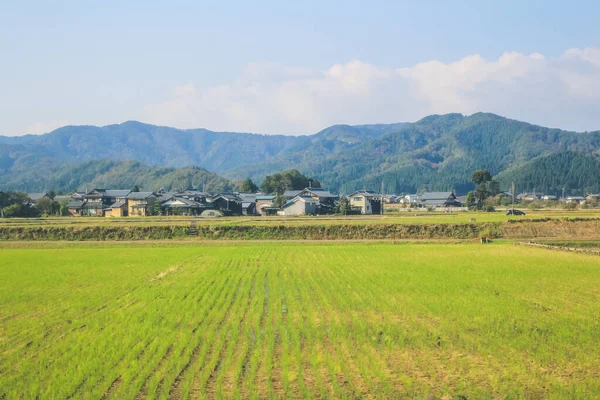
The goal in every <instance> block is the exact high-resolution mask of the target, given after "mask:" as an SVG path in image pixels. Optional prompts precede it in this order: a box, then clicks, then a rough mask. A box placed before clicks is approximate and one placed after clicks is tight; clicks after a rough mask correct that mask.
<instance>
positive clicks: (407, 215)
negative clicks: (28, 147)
mask: <svg viewBox="0 0 600 400" xmlns="http://www.w3.org/2000/svg"><path fill="white" fill-rule="evenodd" d="M545 218H550V219H569V218H584V219H595V218H600V210H578V211H564V210H540V211H527V215H525V216H507V215H505V212H504V211H497V212H492V213H488V212H473V211H470V212H449V213H442V212H430V213H428V212H426V211H414V212H394V213H389V214H385V215H354V216H338V215H323V216H302V217H223V218H198V217H185V216H171V217H164V216H163V217H123V218H106V217H48V218H30V219H26V218H0V227H31V226H44V227H61V226H72V227H79V226H150V225H152V226H156V225H158V226H160V225H162V226H177V225H179V226H187V225H189V224H190V222H191V221H194V222H195V223H196V224H198V225H200V226H202V225H211V226H222V225H223V226H254V225H257V226H264V225H284V226H298V225H372V224H464V223H469V222H471V221H472V220H475V221H476V222H504V221H508V220H535V219H545Z"/></svg>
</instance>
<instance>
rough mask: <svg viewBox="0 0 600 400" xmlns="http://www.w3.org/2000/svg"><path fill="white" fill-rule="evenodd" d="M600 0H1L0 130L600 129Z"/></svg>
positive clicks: (7, 132) (15, 132)
mask: <svg viewBox="0 0 600 400" xmlns="http://www.w3.org/2000/svg"><path fill="white" fill-rule="evenodd" d="M598 21H600V2H598V1H597V0H596V1H585V0H582V1H569V2H566V1H564V0H563V1H553V0H545V1H537V0H518V1H513V0H502V1H492V0H490V1H480V0H477V1H468V0H464V1H461V0H456V1H441V0H440V1H434V0H429V1H422V0H421V1H416V0H415V1H400V0H398V1H376V0H372V1H352V0H346V1H333V0H332V1H310V0H307V1H300V2H288V1H257V2H241V1H240V2H237V1H228V2H225V1H178V0H172V1H169V2H159V1H150V0H146V1H138V0H130V1H113V0H105V1H102V2H99V1H98V2H83V1H66V0H65V1H59V0H56V1H34V0H32V1H27V2H18V1H9V0H5V1H0V55H1V56H0V110H1V112H0V135H7V136H14V135H22V134H38V133H45V132H49V131H51V130H53V129H55V128H57V127H60V126H64V125H108V124H114V123H121V122H124V121H128V120H138V121H142V122H147V123H152V124H157V125H168V126H173V127H177V128H182V129H183V128H206V129H211V130H216V131H236V132H257V133H267V134H275V133H279V134H312V133H316V132H317V131H319V130H321V129H324V128H326V127H327V126H330V125H333V124H370V123H391V122H405V121H409V122H410V121H416V120H418V119H420V118H422V117H424V116H427V115H430V114H443V113H449V112H460V113H463V114H466V115H469V114H472V113H475V112H479V111H483V112H493V113H496V114H500V115H503V116H506V117H509V118H514V119H519V120H523V121H527V122H531V123H535V124H539V125H543V126H549V127H557V128H562V129H569V130H576V131H586V130H600V24H598Z"/></svg>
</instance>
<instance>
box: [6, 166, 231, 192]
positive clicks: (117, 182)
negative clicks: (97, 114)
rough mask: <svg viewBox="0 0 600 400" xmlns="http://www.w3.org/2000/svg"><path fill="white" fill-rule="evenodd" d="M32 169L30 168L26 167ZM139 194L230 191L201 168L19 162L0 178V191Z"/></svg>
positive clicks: (222, 181)
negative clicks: (129, 191) (137, 191)
mask: <svg viewBox="0 0 600 400" xmlns="http://www.w3.org/2000/svg"><path fill="white" fill-rule="evenodd" d="M30 165H33V167H30ZM135 185H137V186H138V187H139V188H140V189H141V190H157V189H159V188H164V189H165V190H171V189H179V188H182V187H186V188H188V187H195V188H200V189H201V188H202V187H203V186H204V185H205V186H206V189H207V190H210V191H212V192H220V191H230V190H231V189H232V188H233V184H232V183H231V182H230V181H228V180H227V179H224V178H222V177H220V176H218V175H217V174H215V173H212V172H209V171H207V170H205V169H202V168H197V167H187V168H179V169H176V168H168V167H154V166H148V165H145V164H142V163H139V162H137V161H114V160H93V161H86V162H83V163H77V164H63V163H56V161H55V160H52V159H41V160H37V161H35V162H32V163H31V164H29V163H27V162H23V163H22V164H20V165H17V166H15V169H14V171H13V172H12V173H4V174H0V190H9V189H11V190H19V191H24V192H38V191H44V190H55V191H63V192H71V191H73V190H78V189H79V190H85V189H86V188H92V187H101V188H115V189H117V188H119V189H130V188H133V187H134V186H135Z"/></svg>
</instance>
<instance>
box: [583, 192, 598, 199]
mask: <svg viewBox="0 0 600 400" xmlns="http://www.w3.org/2000/svg"><path fill="white" fill-rule="evenodd" d="M585 200H586V201H588V200H596V201H600V193H597V194H592V193H590V194H588V195H587V196H585Z"/></svg>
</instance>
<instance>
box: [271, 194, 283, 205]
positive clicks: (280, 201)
mask: <svg viewBox="0 0 600 400" xmlns="http://www.w3.org/2000/svg"><path fill="white" fill-rule="evenodd" d="M284 204H285V197H283V196H282V195H280V194H278V195H277V196H275V199H274V200H273V205H274V206H275V207H279V208H281V207H283V205H284Z"/></svg>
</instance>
